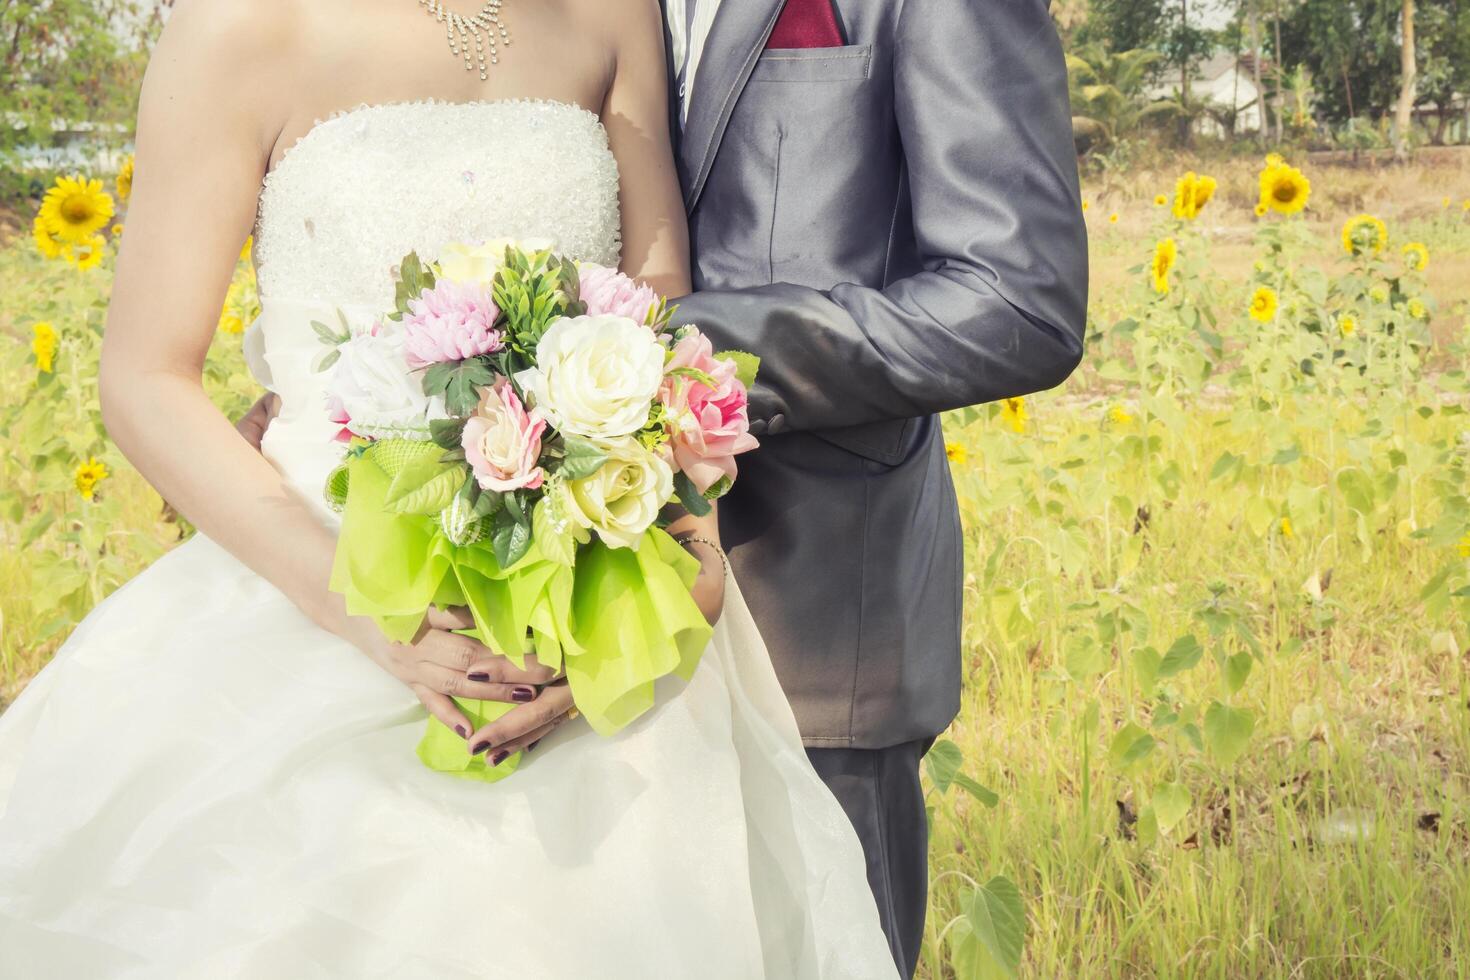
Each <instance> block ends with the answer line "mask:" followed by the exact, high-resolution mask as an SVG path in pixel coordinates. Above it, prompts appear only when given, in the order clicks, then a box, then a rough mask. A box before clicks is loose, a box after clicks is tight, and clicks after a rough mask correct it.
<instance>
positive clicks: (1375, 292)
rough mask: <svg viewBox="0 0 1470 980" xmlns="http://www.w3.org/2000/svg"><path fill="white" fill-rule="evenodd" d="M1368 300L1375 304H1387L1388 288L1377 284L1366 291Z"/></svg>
mask: <svg viewBox="0 0 1470 980" xmlns="http://www.w3.org/2000/svg"><path fill="white" fill-rule="evenodd" d="M1368 298H1369V299H1371V300H1373V302H1375V303H1387V302H1388V287H1387V286H1385V285H1383V284H1382V283H1379V284H1378V285H1376V286H1373V287H1372V288H1370V289H1369V290H1368Z"/></svg>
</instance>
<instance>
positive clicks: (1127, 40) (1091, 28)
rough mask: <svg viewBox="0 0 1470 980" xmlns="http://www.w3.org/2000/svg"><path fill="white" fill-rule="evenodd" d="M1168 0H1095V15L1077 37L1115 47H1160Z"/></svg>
mask: <svg viewBox="0 0 1470 980" xmlns="http://www.w3.org/2000/svg"><path fill="white" fill-rule="evenodd" d="M1165 3H1166V0H1092V4H1091V6H1092V15H1091V16H1090V17H1089V18H1088V19H1087V24H1086V27H1085V29H1084V30H1082V31H1081V32H1079V34H1078V40H1079V41H1082V42H1083V43H1101V44H1106V45H1107V46H1108V47H1110V48H1111V49H1112V50H1114V51H1131V50H1134V49H1137V48H1150V47H1155V48H1156V47H1158V46H1159V45H1160V44H1161V43H1162V40H1163V36H1164V30H1163V22H1164V7H1165Z"/></svg>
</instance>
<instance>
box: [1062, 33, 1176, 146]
mask: <svg viewBox="0 0 1470 980" xmlns="http://www.w3.org/2000/svg"><path fill="white" fill-rule="evenodd" d="M1162 59H1163V55H1162V54H1160V53H1159V52H1158V51H1151V50H1148V49H1146V48H1135V49H1133V50H1130V51H1120V52H1117V53H1114V52H1112V51H1110V50H1109V49H1108V48H1107V46H1106V45H1104V44H1103V43H1101V42H1096V41H1095V42H1092V43H1091V44H1084V45H1082V46H1080V47H1079V48H1077V49H1076V50H1074V51H1072V52H1070V53H1068V55H1067V78H1068V82H1069V83H1070V89H1071V97H1072V113H1073V115H1072V131H1073V135H1074V136H1075V137H1076V139H1077V141H1078V143H1079V144H1081V145H1083V146H1094V145H1100V144H1107V143H1112V142H1114V141H1115V140H1117V138H1118V136H1119V135H1120V134H1122V133H1125V132H1129V131H1131V130H1133V129H1134V128H1135V127H1136V126H1137V125H1138V124H1139V123H1140V122H1141V121H1142V120H1143V119H1144V118H1147V117H1149V116H1151V115H1154V114H1156V113H1157V112H1158V111H1159V110H1157V109H1155V108H1154V107H1153V106H1151V105H1150V104H1149V103H1147V102H1145V100H1144V98H1143V89H1144V86H1145V85H1146V84H1147V82H1148V79H1149V76H1150V75H1151V74H1152V73H1153V70H1154V68H1155V66H1156V65H1158V63H1159V62H1160V61H1161V60H1162Z"/></svg>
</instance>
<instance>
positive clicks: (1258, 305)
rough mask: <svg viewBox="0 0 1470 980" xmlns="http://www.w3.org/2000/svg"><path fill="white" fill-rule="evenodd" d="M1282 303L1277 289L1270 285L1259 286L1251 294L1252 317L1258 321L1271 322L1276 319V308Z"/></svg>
mask: <svg viewBox="0 0 1470 980" xmlns="http://www.w3.org/2000/svg"><path fill="white" fill-rule="evenodd" d="M1280 305H1281V300H1280V299H1279V298H1278V297H1277V295H1276V290H1274V289H1272V288H1271V287H1270V286H1257V287H1256V291H1255V293H1254V294H1253V295H1252V296H1251V306H1250V314H1251V319H1252V320H1255V321H1256V322H1257V323H1270V322H1271V321H1272V320H1274V319H1276V310H1277V308H1278V307H1279V306H1280Z"/></svg>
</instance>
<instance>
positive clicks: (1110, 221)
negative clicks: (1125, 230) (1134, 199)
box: [1108, 211, 1118, 225]
mask: <svg viewBox="0 0 1470 980" xmlns="http://www.w3.org/2000/svg"><path fill="white" fill-rule="evenodd" d="M1117 223H1118V212H1116V211H1114V212H1113V213H1112V214H1110V215H1108V224H1110V225H1115V224H1117Z"/></svg>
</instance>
